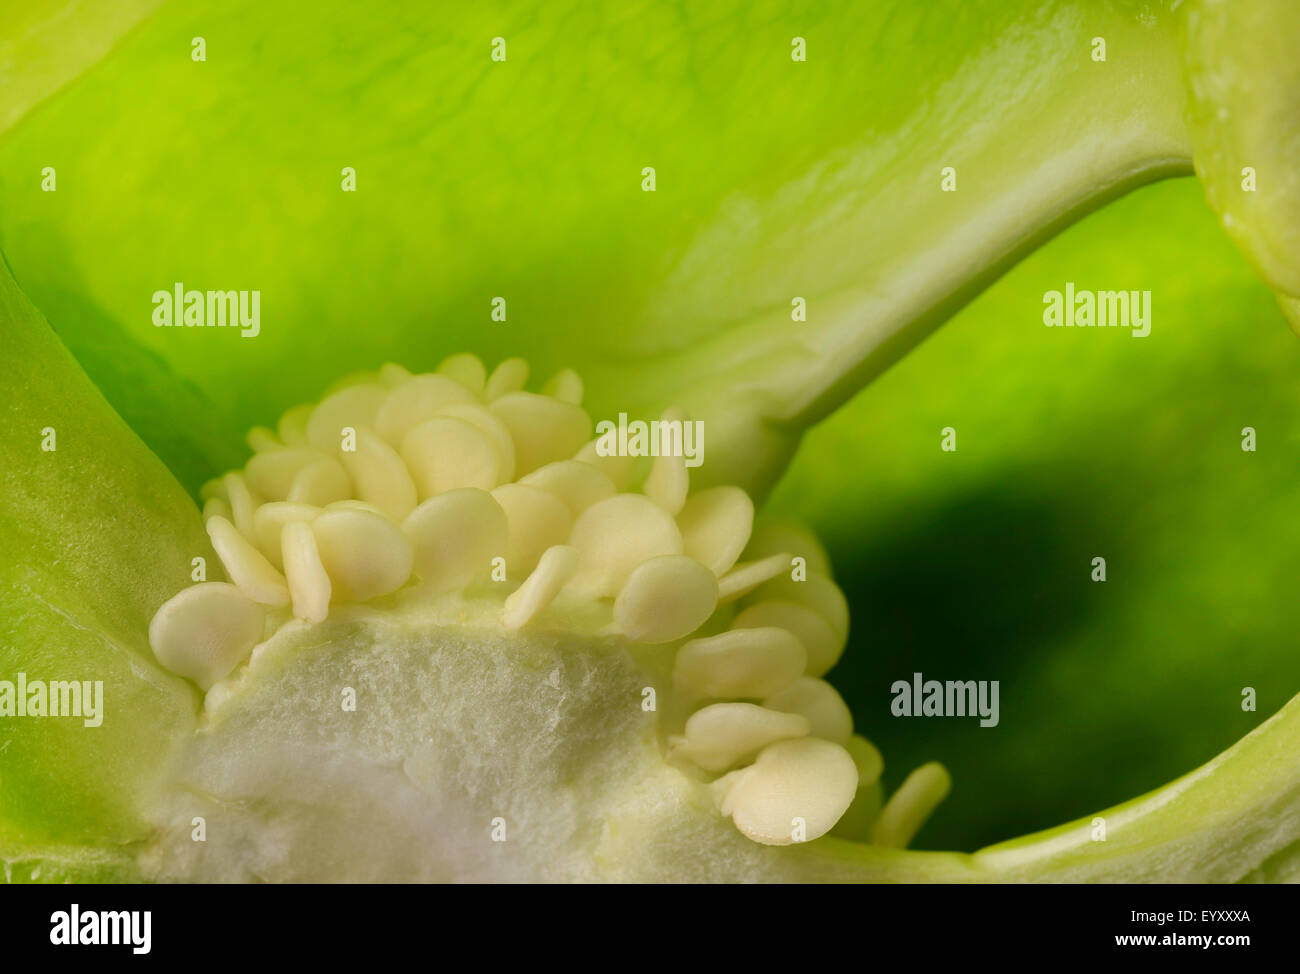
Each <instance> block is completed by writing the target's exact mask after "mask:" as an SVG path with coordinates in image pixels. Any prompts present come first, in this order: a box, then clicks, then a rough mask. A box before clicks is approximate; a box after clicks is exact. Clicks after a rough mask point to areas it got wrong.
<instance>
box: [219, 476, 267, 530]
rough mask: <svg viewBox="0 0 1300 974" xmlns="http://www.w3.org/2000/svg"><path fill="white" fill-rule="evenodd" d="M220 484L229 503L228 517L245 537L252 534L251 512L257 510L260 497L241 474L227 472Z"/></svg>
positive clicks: (260, 501) (260, 500)
mask: <svg viewBox="0 0 1300 974" xmlns="http://www.w3.org/2000/svg"><path fill="white" fill-rule="evenodd" d="M221 485H222V487H223V488H225V491H226V500H227V502H228V503H229V504H230V519H231V520H232V521H233V522H234V524H235V527H237V528H239V532H240V533H241V534H242V535H244V537H246V538H251V537H252V536H253V512H254V511H255V510H257V507H258V505H259V504H261V503H262V499H261V498H260V497H258V496H257V495H256V494H254V493H253V492H252V491H251V490H250V489H249V487H248V481H246V480H245V479H244V475H243V474H238V473H228V474H226V475H225V476H224V477H222V478H221Z"/></svg>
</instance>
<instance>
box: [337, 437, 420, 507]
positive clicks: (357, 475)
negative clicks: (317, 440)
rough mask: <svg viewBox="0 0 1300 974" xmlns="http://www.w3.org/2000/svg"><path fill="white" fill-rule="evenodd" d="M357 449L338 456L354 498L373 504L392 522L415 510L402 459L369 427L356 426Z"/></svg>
mask: <svg viewBox="0 0 1300 974" xmlns="http://www.w3.org/2000/svg"><path fill="white" fill-rule="evenodd" d="M356 431H357V441H356V447H357V448H356V450H355V451H351V450H344V451H340V452H339V454H338V456H339V459H340V460H341V461H342V462H343V466H344V468H345V469H346V470H347V472H348V477H349V479H351V481H352V486H353V488H354V489H355V490H356V493H357V498H358V499H359V500H362V501H365V502H366V503H367V504H373V505H374V506H375V507H377V508H379V510H381V511H383V512H384V513H385V514H387V515H388V516H389V517H390V518H392V519H393V520H394V521H401V520H402V518H404V517H406V515H408V514H410V513H411V511H413V510H415V505H416V502H417V498H416V494H415V482H414V481H413V480H412V479H411V473H410V471H409V470H408V469H407V465H406V464H405V463H403V462H402V458H401V457H399V456H398V455H397V451H395V450H394V449H393V448H392V447H391V446H389V445H388V442H387V441H386V440H384V439H383V438H381V437H380V436H379V434H378V433H376V432H375V431H374V430H372V429H371V428H370V427H368V426H358V427H356Z"/></svg>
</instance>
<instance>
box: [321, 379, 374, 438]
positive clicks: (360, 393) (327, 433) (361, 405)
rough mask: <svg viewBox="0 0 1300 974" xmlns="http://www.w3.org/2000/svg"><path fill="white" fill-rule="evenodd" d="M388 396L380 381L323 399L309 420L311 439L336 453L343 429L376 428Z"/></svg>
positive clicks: (344, 390) (351, 388) (352, 387)
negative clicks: (376, 422)
mask: <svg viewBox="0 0 1300 974" xmlns="http://www.w3.org/2000/svg"><path fill="white" fill-rule="evenodd" d="M387 398H388V390H387V389H385V388H384V387H383V386H381V385H379V384H378V383H369V382H367V383H363V384H362V385H356V386H349V387H348V388H346V389H340V390H339V391H338V392H336V393H334V394H333V395H332V396H329V397H327V398H326V399H323V400H322V401H321V403H320V405H319V406H317V407H316V408H315V409H313V410H312V413H311V418H310V419H309V420H307V442H308V443H310V444H311V445H312V446H314V447H315V448H316V449H318V450H325V451H326V452H329V453H333V452H335V451H336V450H338V449H339V445H340V444H341V443H342V442H343V430H344V429H345V428H347V427H351V428H352V429H360V428H361V427H362V426H369V427H372V428H373V427H374V425H375V417H376V416H377V415H379V409H380V407H381V406H383V404H384V400H385V399H387Z"/></svg>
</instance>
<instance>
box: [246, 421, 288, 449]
mask: <svg viewBox="0 0 1300 974" xmlns="http://www.w3.org/2000/svg"><path fill="white" fill-rule="evenodd" d="M244 441H245V442H246V443H248V448H249V449H250V450H252V451H253V452H254V453H259V452H270V451H272V450H283V449H284V444H283V443H281V442H280V439H279V437H277V436H276V435H275V434H274V433H272V432H271V431H270V430H269V429H267V428H266V427H265V426H254V427H253V428H252V429H251V430H249V431H248V435H247V436H245V437H244Z"/></svg>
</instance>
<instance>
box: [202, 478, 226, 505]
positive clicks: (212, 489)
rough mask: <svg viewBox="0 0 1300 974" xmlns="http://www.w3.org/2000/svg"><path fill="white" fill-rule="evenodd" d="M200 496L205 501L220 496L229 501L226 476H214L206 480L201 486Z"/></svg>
mask: <svg viewBox="0 0 1300 974" xmlns="http://www.w3.org/2000/svg"><path fill="white" fill-rule="evenodd" d="M199 497H200V498H201V499H202V500H205V501H206V500H211V499H212V498H214V497H219V498H221V499H222V500H223V501H226V502H227V503H229V501H230V495H229V494H227V493H226V478H225V477H224V476H222V477H213V478H212V479H211V480H208V481H205V482H204V484H203V486H202V487H200V488H199Z"/></svg>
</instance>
